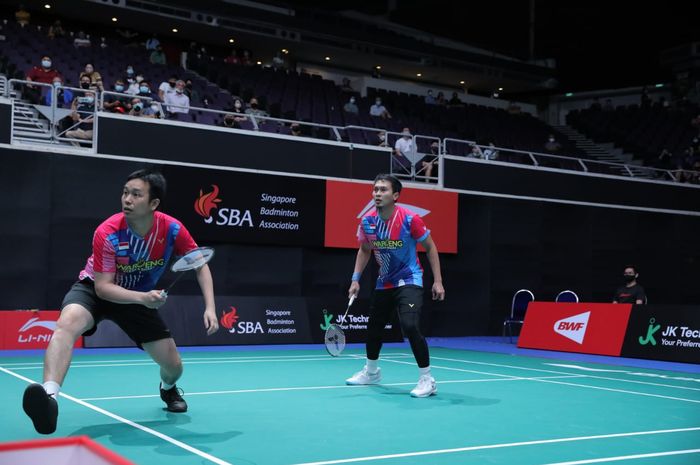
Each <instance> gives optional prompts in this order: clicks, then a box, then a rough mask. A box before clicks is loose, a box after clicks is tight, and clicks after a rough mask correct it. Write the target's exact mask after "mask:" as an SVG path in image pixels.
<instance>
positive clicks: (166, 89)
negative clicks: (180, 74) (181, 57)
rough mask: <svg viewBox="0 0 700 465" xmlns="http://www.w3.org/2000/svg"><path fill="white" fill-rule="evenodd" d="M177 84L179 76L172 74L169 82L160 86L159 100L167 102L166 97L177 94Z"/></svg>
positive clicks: (164, 82)
mask: <svg viewBox="0 0 700 465" xmlns="http://www.w3.org/2000/svg"><path fill="white" fill-rule="evenodd" d="M175 84H177V76H175V75H174V74H171V75H170V77H169V78H168V80H167V81H163V82H161V83H160V85H159V86H158V98H159V99H160V101H161V102H165V97H166V96H168V95H169V94H174V93H175Z"/></svg>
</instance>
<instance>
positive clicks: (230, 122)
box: [220, 98, 246, 129]
mask: <svg viewBox="0 0 700 465" xmlns="http://www.w3.org/2000/svg"><path fill="white" fill-rule="evenodd" d="M226 111H228V112H229V113H226V116H224V120H223V121H222V122H221V124H220V126H222V127H225V128H235V129H241V121H245V120H246V117H245V113H243V101H242V100H241V99H239V98H236V99H234V100H233V109H228V110H226Z"/></svg>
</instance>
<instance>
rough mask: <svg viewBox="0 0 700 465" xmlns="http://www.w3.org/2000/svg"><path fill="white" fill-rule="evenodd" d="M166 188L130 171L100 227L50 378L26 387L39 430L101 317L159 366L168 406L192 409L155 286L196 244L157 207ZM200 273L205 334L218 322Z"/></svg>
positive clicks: (73, 293) (206, 278) (68, 306)
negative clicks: (76, 349)
mask: <svg viewBox="0 0 700 465" xmlns="http://www.w3.org/2000/svg"><path fill="white" fill-rule="evenodd" d="M165 190H166V183H165V178H164V177H163V175H162V174H160V173H157V172H154V171H149V170H139V171H136V172H134V173H132V174H130V175H129V176H128V178H127V181H126V184H125V185H124V189H123V190H122V196H121V204H122V211H121V212H120V213H117V214H115V215H113V216H111V217H110V218H108V219H107V220H105V221H104V222H103V223H102V224H100V225H99V226H98V227H97V229H96V230H95V234H94V236H93V240H92V255H91V256H90V257H89V258H88V260H87V263H86V265H85V268H84V269H83V270H82V271H81V272H80V275H79V280H78V282H76V283H75V284H74V285H73V287H71V289H70V291H68V293H67V294H66V296H65V297H64V299H63V303H62V305H61V316H60V317H59V319H58V322H57V324H56V330H55V331H54V334H53V337H52V338H51V342H50V343H49V346H48V348H47V350H46V354H45V356H44V384H43V385H41V384H36V383H35V384H31V385H29V386H28V387H27V389H26V390H25V391H24V398H23V408H24V411H25V413H26V414H27V415H28V416H29V417H30V418H31V420H32V422H33V423H34V428H35V429H36V430H37V432H39V433H42V434H51V433H53V432H54V431H55V430H56V423H57V419H58V403H57V398H58V393H59V390H60V388H61V384H63V380H64V378H65V376H66V372H67V371H68V367H69V366H70V362H71V356H72V353H73V346H74V344H75V341H76V340H77V339H78V337H80V335H86V336H89V335H91V334H93V333H94V332H95V331H96V329H97V324H98V323H99V322H100V321H101V320H103V319H109V320H112V321H114V322H115V323H116V324H117V325H119V327H120V328H121V329H122V330H123V331H124V332H125V333H126V334H127V335H128V336H129V337H130V338H131V339H132V340H133V341H134V342H135V343H136V344H137V345H138V346H139V347H140V348H141V349H143V350H145V351H146V352H148V354H149V355H150V356H151V358H152V359H153V360H154V361H155V362H156V363H157V364H158V365H159V366H160V377H161V386H160V396H161V399H163V401H164V402H165V404H166V406H167V410H169V411H171V412H186V411H187V403H186V402H185V400H184V399H183V398H182V396H181V391H180V390H179V389H178V388H177V386H176V385H175V383H176V381H177V380H178V379H179V378H180V376H181V375H182V360H181V359H180V354H179V353H178V350H177V347H176V346H175V341H174V340H173V338H172V336H171V335H170V330H168V328H167V327H166V325H165V323H164V322H163V320H162V319H161V317H160V315H158V312H157V311H156V310H157V309H158V308H159V307H160V306H161V305H163V304H164V303H165V301H166V299H167V295H165V294H163V295H161V292H160V290H158V289H156V284H157V283H158V279H159V278H160V277H161V275H162V274H163V272H164V271H165V270H166V268H167V265H168V261H169V260H170V259H171V258H172V257H176V256H180V255H184V254H185V253H187V252H189V251H190V250H192V249H195V248H197V244H196V243H195V241H194V240H193V239H192V236H190V233H189V232H188V231H187V229H185V227H184V226H183V225H182V223H180V222H179V221H178V220H176V219H175V218H173V217H171V216H168V215H166V214H165V213H162V212H160V211H158V210H157V209H158V207H159V205H160V203H161V201H162V199H163V197H164V196H165ZM196 273H197V281H198V282H199V287H200V288H201V290H202V295H203V297H204V304H205V310H204V327H205V329H206V331H207V334H213V333H214V332H216V331H217V330H218V329H219V324H218V321H217V319H216V313H215V308H214V286H213V283H212V276H211V272H210V271H209V267H208V266H207V265H204V266H203V267H201V268H199V269H198V270H197V271H196Z"/></svg>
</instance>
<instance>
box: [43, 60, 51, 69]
mask: <svg viewBox="0 0 700 465" xmlns="http://www.w3.org/2000/svg"><path fill="white" fill-rule="evenodd" d="M41 66H43V67H44V68H51V60H41Z"/></svg>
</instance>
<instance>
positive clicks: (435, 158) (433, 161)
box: [417, 141, 440, 182]
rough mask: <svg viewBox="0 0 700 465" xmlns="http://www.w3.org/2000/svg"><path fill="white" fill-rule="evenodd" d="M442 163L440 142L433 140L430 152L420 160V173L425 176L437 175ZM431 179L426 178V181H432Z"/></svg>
mask: <svg viewBox="0 0 700 465" xmlns="http://www.w3.org/2000/svg"><path fill="white" fill-rule="evenodd" d="M439 163H440V144H439V143H438V142H437V141H433V142H432V143H431V144H430V153H429V154H426V155H425V156H424V157H423V158H421V159H420V161H419V162H418V163H417V165H418V175H422V176H425V177H426V178H431V177H433V176H437V170H438V165H439ZM430 181H431V180H430V179H426V180H425V182H430Z"/></svg>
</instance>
